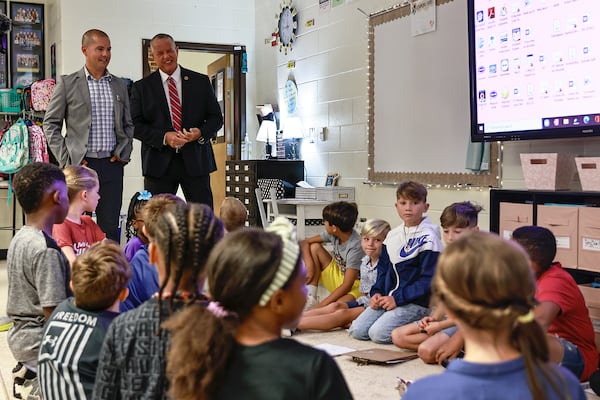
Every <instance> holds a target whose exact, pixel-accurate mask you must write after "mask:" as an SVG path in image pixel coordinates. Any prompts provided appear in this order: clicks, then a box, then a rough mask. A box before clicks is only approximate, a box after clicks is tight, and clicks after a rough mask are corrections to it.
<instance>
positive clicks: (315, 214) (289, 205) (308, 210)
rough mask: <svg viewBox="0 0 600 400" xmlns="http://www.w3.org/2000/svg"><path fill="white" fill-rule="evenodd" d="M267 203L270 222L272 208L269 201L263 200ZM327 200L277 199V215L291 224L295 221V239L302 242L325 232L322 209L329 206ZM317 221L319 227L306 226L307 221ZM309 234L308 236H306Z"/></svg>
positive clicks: (272, 214) (272, 215)
mask: <svg viewBox="0 0 600 400" xmlns="http://www.w3.org/2000/svg"><path fill="white" fill-rule="evenodd" d="M264 202H265V203H267V218H268V219H269V220H272V219H273V217H274V213H273V207H272V204H271V200H270V199H266V200H264ZM330 203H331V201H327V200H307V199H289V198H286V199H279V200H277V208H278V209H279V215H281V216H282V217H286V218H288V219H289V220H291V221H292V222H294V221H296V238H297V239H298V240H304V239H306V238H307V237H310V236H314V235H318V234H319V233H321V232H322V231H324V230H325V228H324V227H323V222H322V221H323V208H324V207H325V206H326V205H327V204H330ZM310 220H318V221H320V224H319V225H308V229H307V225H306V223H307V221H310ZM307 233H310V235H307Z"/></svg>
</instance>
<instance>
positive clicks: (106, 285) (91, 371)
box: [38, 240, 131, 399]
mask: <svg viewBox="0 0 600 400" xmlns="http://www.w3.org/2000/svg"><path fill="white" fill-rule="evenodd" d="M130 276H131V269H130V268H129V263H128V262H127V259H126V258H125V255H124V254H123V252H122V250H121V247H120V246H119V245H118V244H117V243H115V242H113V241H110V240H109V241H102V242H98V243H95V244H93V245H92V246H91V247H90V248H88V250H86V251H85V252H84V253H83V254H82V255H81V256H79V257H77V258H76V259H75V262H74V263H73V269H72V274H71V288H72V289H73V294H74V298H68V299H67V300H65V301H63V302H62V303H60V304H59V305H58V306H57V307H56V309H55V310H54V312H53V313H52V316H51V317H50V319H49V320H48V322H47V323H46V326H45V329H44V335H43V340H42V345H41V347H40V354H39V357H38V372H39V377H40V388H41V389H42V396H43V398H44V399H61V398H65V395H66V394H69V395H68V397H70V398H79V399H87V398H91V396H92V390H93V388H94V380H95V379H96V368H97V367H98V358H99V356H100V348H101V347H102V341H103V340H104V335H105V334H106V330H107V329H108V325H109V324H110V323H111V322H112V320H113V319H114V318H115V317H116V316H117V315H119V301H120V300H122V299H124V298H125V297H126V296H127V288H126V285H127V281H128V280H129V277H130Z"/></svg>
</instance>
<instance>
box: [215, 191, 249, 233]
mask: <svg viewBox="0 0 600 400" xmlns="http://www.w3.org/2000/svg"><path fill="white" fill-rule="evenodd" d="M219 218H221V221H223V224H225V232H233V231H234V230H236V229H239V228H242V227H244V226H245V225H246V221H248V209H247V208H246V206H245V205H244V203H242V202H241V201H240V199H238V198H237V197H225V199H223V202H222V203H221V208H219Z"/></svg>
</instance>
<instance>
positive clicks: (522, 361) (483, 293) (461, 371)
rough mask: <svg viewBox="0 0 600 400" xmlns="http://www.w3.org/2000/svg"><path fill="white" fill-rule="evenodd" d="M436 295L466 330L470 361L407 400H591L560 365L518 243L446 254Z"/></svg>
mask: <svg viewBox="0 0 600 400" xmlns="http://www.w3.org/2000/svg"><path fill="white" fill-rule="evenodd" d="M431 290H432V294H433V296H434V298H435V299H437V300H438V301H439V302H440V303H441V304H442V305H443V306H444V307H445V308H446V312H447V313H448V316H449V317H451V318H452V319H453V320H454V321H455V322H456V325H458V328H459V330H460V331H461V332H462V334H463V337H464V340H465V356H464V358H462V359H460V358H458V359H454V360H452V361H450V363H449V364H448V367H447V369H446V371H445V372H444V373H442V374H440V375H434V376H428V377H426V378H423V379H420V380H417V381H416V382H414V383H412V384H411V385H410V386H408V389H407V391H406V393H405V394H404V396H403V397H402V399H403V400H415V399H416V400H427V399H483V398H485V399H489V400H495V399H498V400H500V399H534V400H558V399H571V400H584V399H585V398H586V396H585V394H584V392H583V389H582V388H581V385H580V384H579V380H578V379H577V378H576V377H575V376H574V375H573V374H572V373H571V372H570V371H569V370H567V369H566V368H564V367H562V366H558V365H556V364H552V363H551V362H550V359H549V357H548V344H547V342H546V340H545V335H544V332H543V331H542V328H541V327H540V325H539V324H538V323H537V322H536V320H535V318H534V308H535V307H536V303H537V302H536V300H535V297H534V296H535V279H534V277H533V274H532V272H531V267H530V263H529V258H528V257H527V254H526V253H525V252H524V251H523V249H522V248H521V247H520V246H518V245H517V244H516V243H514V242H509V241H506V240H504V239H501V238H500V237H498V236H496V235H493V234H489V233H480V232H472V233H471V234H469V235H467V236H465V237H462V238H460V239H458V240H456V241H455V242H453V243H451V244H450V245H449V246H448V247H447V248H446V249H445V250H444V251H443V252H442V254H441V255H440V257H439V260H438V265H437V269H436V272H435V275H434V277H433V281H432V288H431Z"/></svg>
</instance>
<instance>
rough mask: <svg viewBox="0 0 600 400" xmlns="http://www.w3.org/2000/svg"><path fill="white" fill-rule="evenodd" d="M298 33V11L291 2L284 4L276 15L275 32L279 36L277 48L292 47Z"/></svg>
mask: <svg viewBox="0 0 600 400" xmlns="http://www.w3.org/2000/svg"><path fill="white" fill-rule="evenodd" d="M297 33H298V12H297V11H296V9H295V8H294V7H292V5H291V2H289V3H288V4H287V5H286V4H284V5H283V6H282V8H281V12H280V13H279V16H278V22H277V34H278V36H279V50H282V49H285V51H286V54H287V50H288V49H291V48H292V43H293V42H294V41H295V40H296V34H297Z"/></svg>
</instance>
